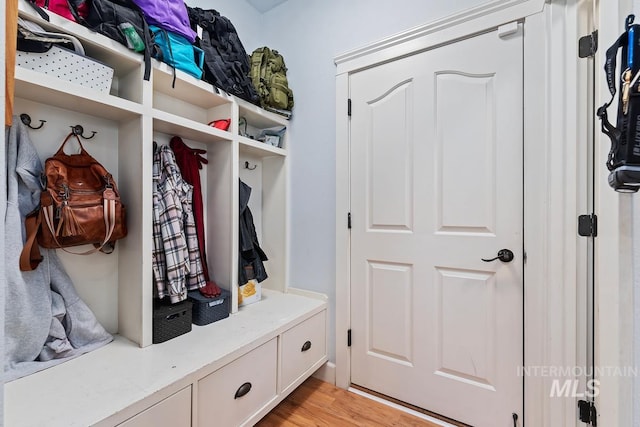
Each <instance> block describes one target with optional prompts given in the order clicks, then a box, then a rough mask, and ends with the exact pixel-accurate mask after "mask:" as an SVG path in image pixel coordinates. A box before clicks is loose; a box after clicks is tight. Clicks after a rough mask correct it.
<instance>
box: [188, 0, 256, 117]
mask: <svg viewBox="0 0 640 427" xmlns="http://www.w3.org/2000/svg"><path fill="white" fill-rule="evenodd" d="M187 10H188V12H189V21H190V22H191V28H193V29H194V30H196V32H198V31H197V27H198V26H199V27H201V28H202V31H201V34H202V37H201V38H200V37H198V38H197V39H196V46H198V47H199V48H200V49H202V50H203V51H204V80H205V81H207V82H209V83H211V84H212V85H214V86H216V87H219V88H220V89H222V90H224V91H226V92H228V93H230V94H232V95H235V96H238V97H240V98H242V99H244V100H247V101H249V102H252V103H254V104H258V103H259V99H258V94H257V92H256V90H255V88H254V86H253V83H252V82H251V78H250V77H249V71H250V68H251V66H250V63H249V56H248V55H247V52H246V51H245V49H244V46H243V45H242V42H241V41H240V38H239V37H238V33H237V32H236V29H235V27H234V26H233V24H232V23H231V21H230V20H229V19H228V18H226V17H224V16H221V15H220V13H218V12H217V11H215V10H213V9H209V10H203V9H200V8H199V7H188V8H187ZM198 33H200V32H198Z"/></svg>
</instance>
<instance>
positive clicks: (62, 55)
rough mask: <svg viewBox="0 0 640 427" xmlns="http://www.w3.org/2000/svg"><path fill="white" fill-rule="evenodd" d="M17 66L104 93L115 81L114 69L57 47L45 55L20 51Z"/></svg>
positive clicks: (54, 46)
mask: <svg viewBox="0 0 640 427" xmlns="http://www.w3.org/2000/svg"><path fill="white" fill-rule="evenodd" d="M16 65H18V66H20V67H23V68H27V69H29V70H33V71H37V72H39V73H44V74H50V75H52V76H55V77H58V78H59V79H62V80H66V81H68V82H71V83H75V84H78V85H80V86H84V87H88V88H91V89H95V90H98V91H100V92H104V93H109V91H110V90H111V82H112V81H113V68H111V67H109V66H107V65H105V64H103V63H101V62H98V61H96V60H94V59H91V58H88V57H86V56H83V55H79V54H77V53H76V52H73V51H71V50H68V49H65V48H63V47H60V46H56V45H53V46H52V47H51V49H50V50H49V51H48V52H43V53H36V52H22V51H18V54H17V57H16Z"/></svg>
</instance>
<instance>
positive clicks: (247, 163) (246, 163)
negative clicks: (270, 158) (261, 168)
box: [244, 162, 258, 171]
mask: <svg viewBox="0 0 640 427" xmlns="http://www.w3.org/2000/svg"><path fill="white" fill-rule="evenodd" d="M257 167H258V165H253V167H250V166H249V162H244V168H245V169H249V170H250V171H252V170H254V169H255V168H257Z"/></svg>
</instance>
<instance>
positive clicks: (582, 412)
mask: <svg viewBox="0 0 640 427" xmlns="http://www.w3.org/2000/svg"><path fill="white" fill-rule="evenodd" d="M578 416H579V417H580V421H582V422H583V423H586V424H589V425H592V426H594V427H597V425H598V421H597V419H598V411H596V405H595V404H594V403H593V402H589V401H587V400H578Z"/></svg>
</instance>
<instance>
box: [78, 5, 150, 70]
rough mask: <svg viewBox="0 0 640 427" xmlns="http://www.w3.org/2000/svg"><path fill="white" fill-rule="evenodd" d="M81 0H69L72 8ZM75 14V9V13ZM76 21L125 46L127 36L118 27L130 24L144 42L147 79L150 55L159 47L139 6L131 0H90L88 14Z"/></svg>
mask: <svg viewBox="0 0 640 427" xmlns="http://www.w3.org/2000/svg"><path fill="white" fill-rule="evenodd" d="M82 1H83V0H70V1H69V3H70V4H71V6H72V10H73V9H74V8H77V5H78V3H81V2H82ZM75 15H77V11H76V14H75ZM77 21H78V22H79V23H80V24H82V25H84V26H85V27H87V28H89V29H90V30H93V31H95V32H97V33H100V34H103V35H105V36H107V37H109V38H110V39H113V40H115V41H117V42H119V43H121V44H123V45H125V46H127V45H128V43H127V38H126V37H125V35H124V34H123V32H122V30H121V29H120V28H119V26H120V25H121V24H130V25H131V26H132V27H133V28H134V29H135V32H136V33H137V34H138V37H139V38H140V39H141V40H142V41H143V42H144V51H143V52H142V53H143V55H144V65H145V69H144V79H145V80H149V76H150V74H151V57H152V56H157V55H159V51H160V50H159V49H158V47H157V46H156V45H155V43H154V41H153V36H152V34H151V31H150V30H149V26H148V25H147V21H146V19H145V18H144V15H143V13H142V11H141V10H140V8H139V7H138V6H137V5H136V4H135V3H134V2H133V1H132V0H91V1H90V2H89V14H88V16H87V17H86V18H78V17H77Z"/></svg>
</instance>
